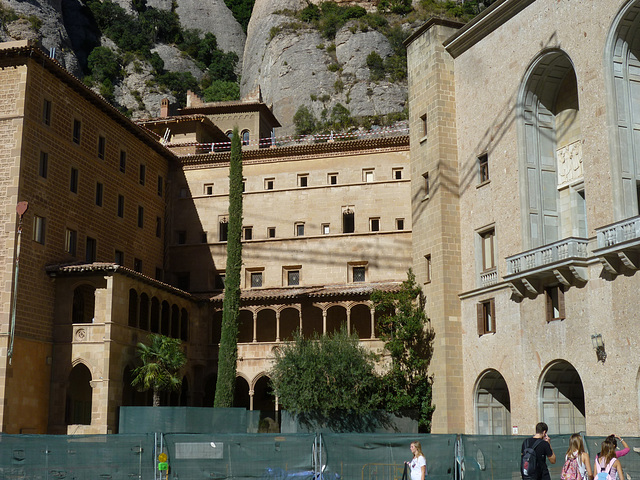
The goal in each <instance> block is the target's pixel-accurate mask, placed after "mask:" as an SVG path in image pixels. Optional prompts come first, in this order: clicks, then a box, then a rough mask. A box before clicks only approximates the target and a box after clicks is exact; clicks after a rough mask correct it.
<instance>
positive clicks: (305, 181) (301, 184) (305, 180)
mask: <svg viewBox="0 0 640 480" xmlns="http://www.w3.org/2000/svg"><path fill="white" fill-rule="evenodd" d="M308 186H309V174H308V173H299V174H298V188H307V187H308Z"/></svg>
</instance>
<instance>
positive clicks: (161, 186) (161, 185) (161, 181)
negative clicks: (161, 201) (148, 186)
mask: <svg viewBox="0 0 640 480" xmlns="http://www.w3.org/2000/svg"><path fill="white" fill-rule="evenodd" d="M163 192H164V178H162V176H161V175H158V196H159V197H162V194H163Z"/></svg>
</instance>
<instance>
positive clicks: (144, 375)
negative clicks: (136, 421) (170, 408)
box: [131, 333, 187, 407]
mask: <svg viewBox="0 0 640 480" xmlns="http://www.w3.org/2000/svg"><path fill="white" fill-rule="evenodd" d="M137 355H138V358H139V360H140V362H141V364H140V366H138V367H136V368H135V369H134V370H133V372H132V373H133V380H132V381H131V385H132V386H134V387H136V388H137V389H138V390H140V391H147V390H153V406H154V407H157V406H160V392H164V391H176V390H178V389H179V388H180V385H181V384H182V378H181V377H180V375H179V372H180V369H181V368H182V367H184V365H185V364H186V363H187V357H186V355H185V354H184V352H183V350H182V342H181V341H180V340H178V339H176V338H169V337H165V336H164V335H158V334H155V333H152V334H150V335H149V345H147V344H145V343H142V342H141V343H138V348H137Z"/></svg>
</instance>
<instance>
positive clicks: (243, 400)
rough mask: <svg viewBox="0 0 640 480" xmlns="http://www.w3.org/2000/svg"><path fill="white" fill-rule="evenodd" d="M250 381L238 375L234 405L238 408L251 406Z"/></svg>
mask: <svg viewBox="0 0 640 480" xmlns="http://www.w3.org/2000/svg"><path fill="white" fill-rule="evenodd" d="M250 402H251V398H250V396H249V383H248V382H247V381H246V380H245V379H244V378H243V377H236V391H235V395H234V396H233V406H234V407H237V408H246V409H247V410H249V408H250Z"/></svg>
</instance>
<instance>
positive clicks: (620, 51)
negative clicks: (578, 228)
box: [606, 0, 640, 220]
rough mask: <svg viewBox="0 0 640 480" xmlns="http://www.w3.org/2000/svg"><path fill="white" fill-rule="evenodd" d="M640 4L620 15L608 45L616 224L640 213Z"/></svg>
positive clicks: (628, 4) (630, 6) (627, 7)
mask: <svg viewBox="0 0 640 480" xmlns="http://www.w3.org/2000/svg"><path fill="white" fill-rule="evenodd" d="M639 42H640V2H639V1H637V0H636V1H632V2H628V3H627V5H626V6H625V7H624V8H623V9H622V10H621V11H620V13H619V14H618V17H617V18H616V20H615V21H614V24H613V28H612V29H611V31H610V33H609V38H608V41H607V49H606V56H607V59H606V61H607V64H608V69H607V76H608V80H609V81H608V82H607V83H608V87H609V102H608V105H609V107H610V110H609V112H608V113H609V119H610V124H611V125H612V127H613V128H612V134H613V138H612V139H611V142H610V143H611V151H612V155H611V157H612V165H611V170H612V177H613V190H614V196H613V198H614V202H615V203H614V214H615V218H616V220H623V219H625V218H629V217H633V216H635V215H638V213H640V208H639V203H640V200H639V197H640V142H638V138H639V137H640V43H639Z"/></svg>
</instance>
